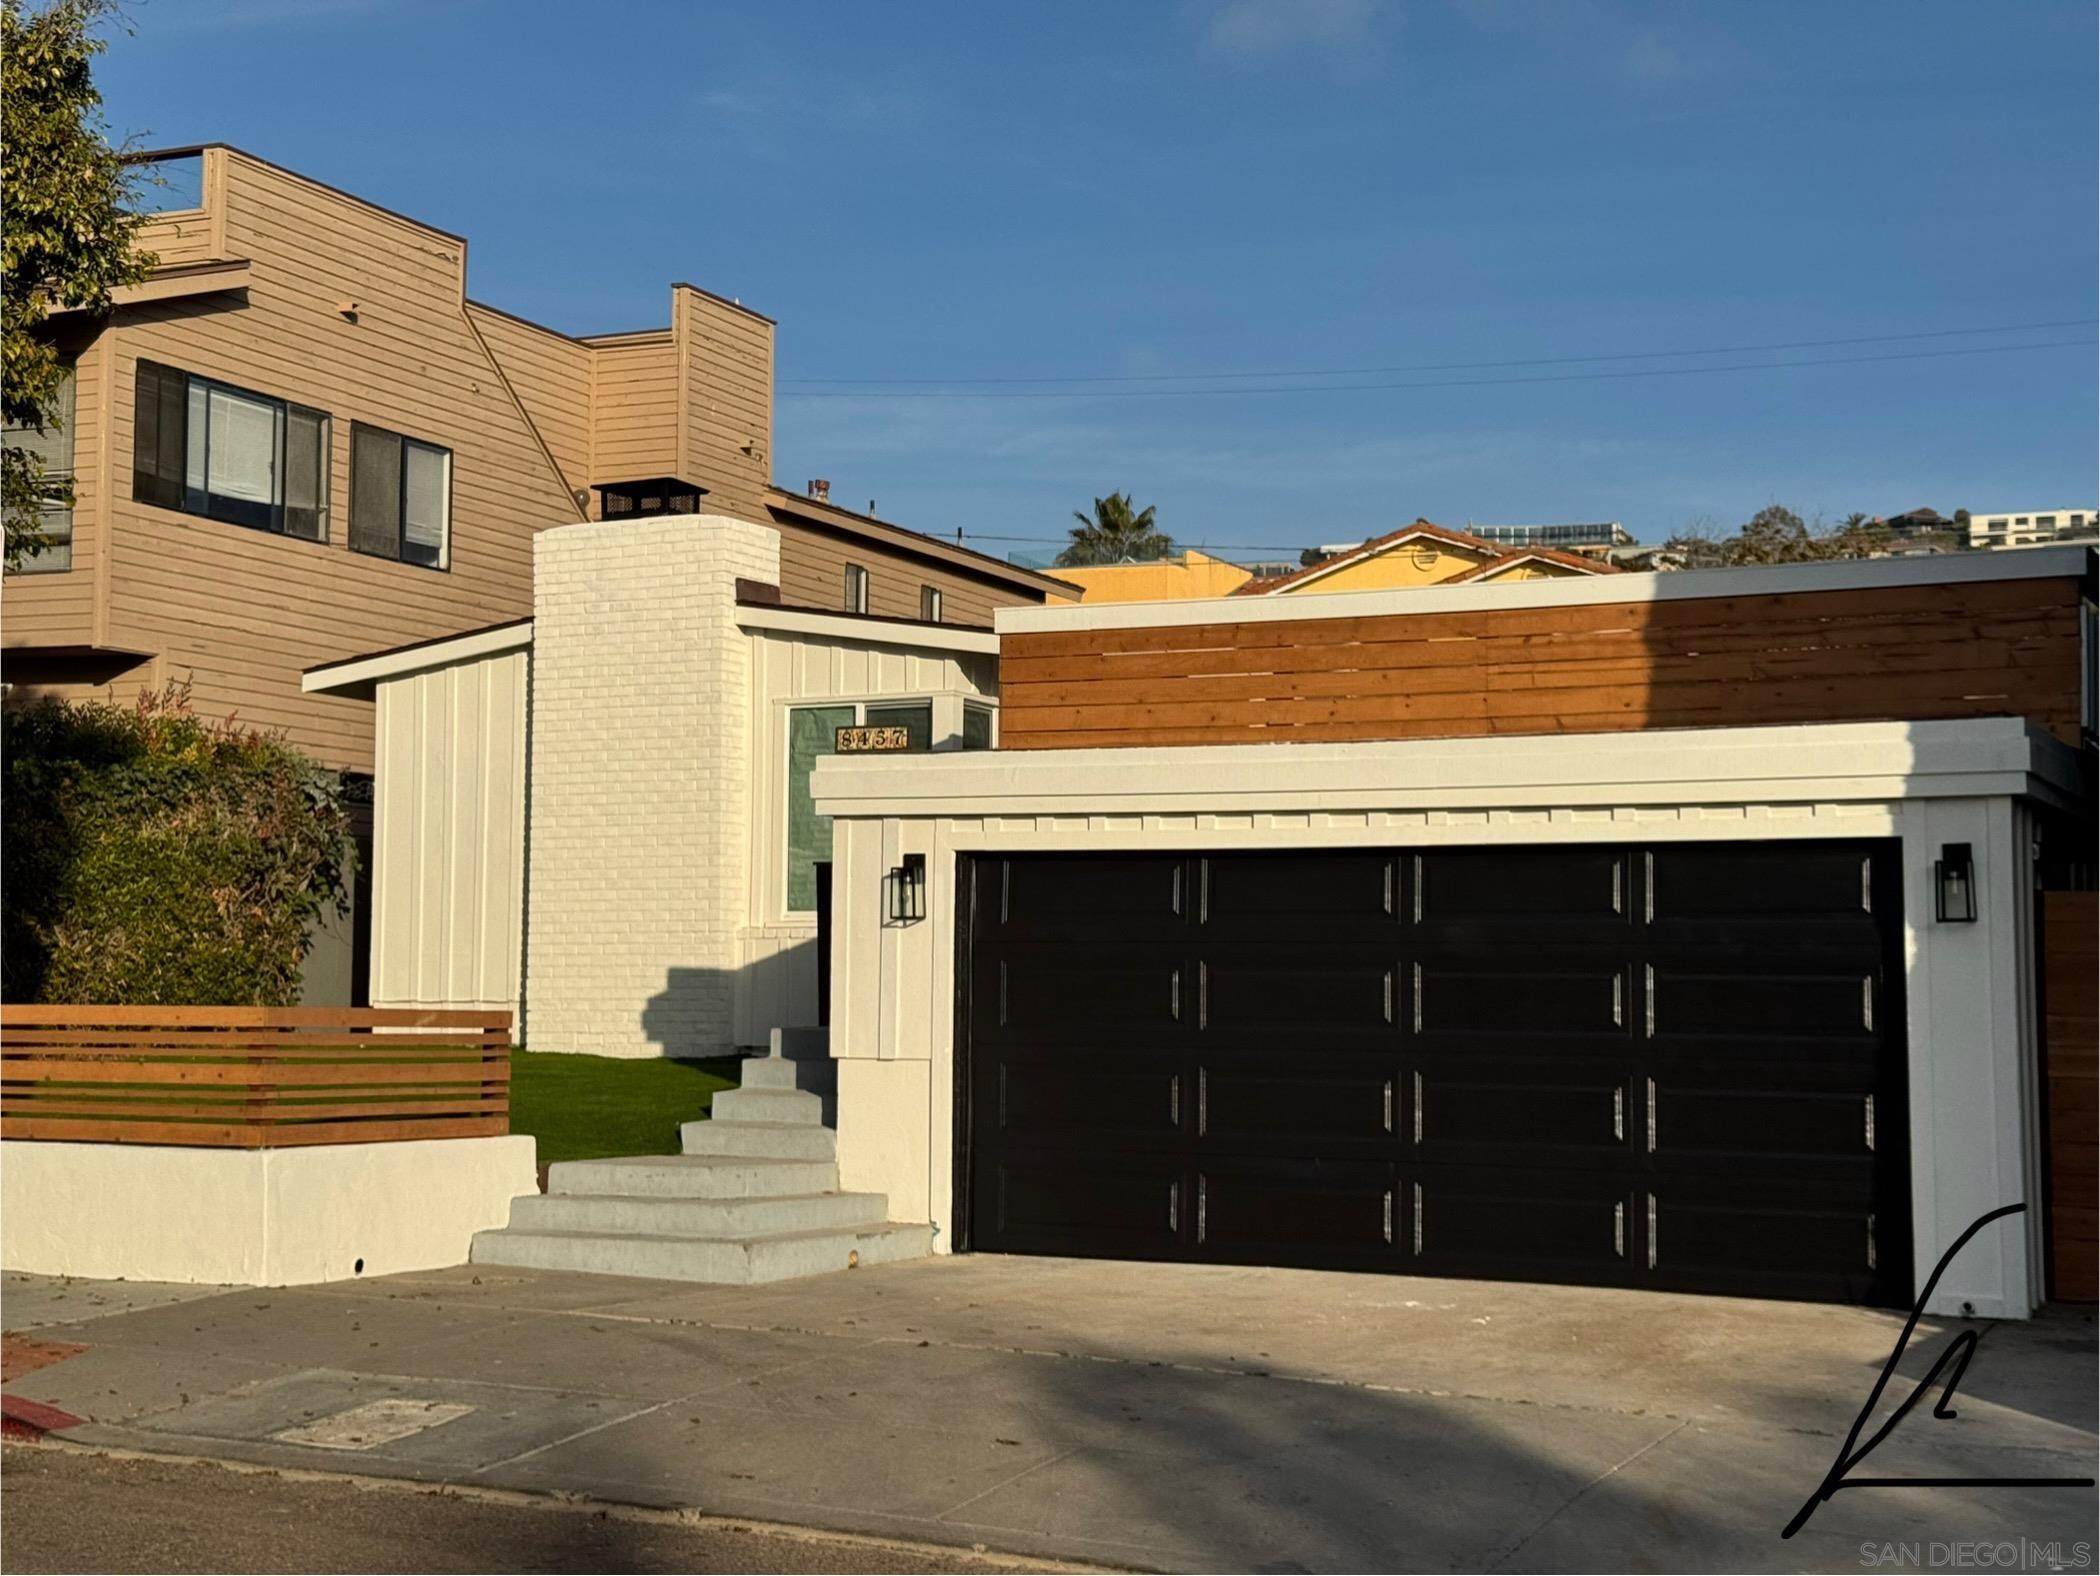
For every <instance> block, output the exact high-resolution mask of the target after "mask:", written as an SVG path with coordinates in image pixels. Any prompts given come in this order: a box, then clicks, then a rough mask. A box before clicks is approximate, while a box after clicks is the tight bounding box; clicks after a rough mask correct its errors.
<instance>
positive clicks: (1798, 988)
mask: <svg viewBox="0 0 2100 1576" xmlns="http://www.w3.org/2000/svg"><path fill="white" fill-rule="evenodd" d="M1895 846H1896V845H1894V844H1883V843H1834V842H1796V843H1759V844H1750V843H1729V844H1660V845H1656V846H1654V847H1596V848H1512V849H1438V850H1419V851H1417V850H1409V849H1393V850H1375V851H1373V850H1350V851H1346V852H1336V853H1230V854H1215V855H1197V856H1179V855H1147V854H1116V855H1105V856H1098V857H1096V856H1076V855H1017V856H1013V857H979V858H975V859H971V860H969V861H968V862H967V865H966V868H965V871H964V876H965V887H964V890H965V896H966V900H967V913H966V916H965V924H966V926H967V930H966V936H967V945H968V949H969V951H968V966H967V968H966V969H965V970H964V971H963V975H964V981H965V983H964V991H963V1001H962V1004H961V1019H962V1026H963V1030H964V1040H965V1042H966V1045H967V1054H966V1055H965V1056H964V1057H963V1058H962V1082H963V1087H962V1089H961V1091H960V1093H961V1100H960V1112H961V1121H962V1123H963V1127H964V1131H963V1133H962V1135H961V1137H962V1143H961V1146H960V1153H961V1156H962V1159H961V1162H960V1170H961V1176H959V1178H958V1181H959V1184H960V1185H961V1186H962V1188H963V1191H964V1192H965V1194H966V1203H965V1207H964V1216H963V1219H962V1221H961V1222H960V1226H961V1232H962V1240H963V1243H964V1245H965V1246H969V1247H975V1248H979V1249H987V1250H992V1251H998V1252H1013V1253H1059V1254H1075V1255H1088V1256H1097V1257H1098V1256H1109V1257H1119V1258H1147V1259H1192V1260H1205V1261H1213V1262H1228V1263H1257V1264H1297V1265H1314V1266H1323V1267H1329V1268H1351V1269H1377V1270H1391V1271H1400V1272H1404V1273H1413V1274H1424V1275H1454V1276H1486V1277H1501V1278H1510V1279H1520V1280H1543V1281H1576V1282H1589V1283H1597V1284H1606V1285H1630V1286H1653V1287H1666V1288H1673V1289H1679V1290H1692V1291H1716V1292H1732V1293H1742V1294H1749V1295H1761V1296H1773V1297H1805V1298H1825V1299H1834V1300H1845V1301H1864V1302H1907V1301H1908V1300H1909V1297H1910V1294H1911V1284H1910V1225H1909V1209H1908V1202H1907V1198H1908V1193H1907V1184H1906V1177H1905V1172H1906V1168H1907V1164H1908V1160H1907V1156H1908V1146H1907V1142H1906V1136H1905V1120H1904V1118H1905V1107H1904V1075H1903V1043H1904V1040H1903V997H1902V972H1901V967H1900V961H1899V957H1900V955H1899V953H1898V951H1897V938H1898V937H1899V935H1900V919H1899V915H1900V908H1901V905H1900V902H1899V889H1898V876H1897V865H1896V852H1895Z"/></svg>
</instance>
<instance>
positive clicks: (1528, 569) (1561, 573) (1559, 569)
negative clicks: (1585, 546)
mask: <svg viewBox="0 0 2100 1576" xmlns="http://www.w3.org/2000/svg"><path fill="white" fill-rule="evenodd" d="M1581 573H1583V571H1582V570H1580V569H1570V568H1569V567H1568V566H1567V565H1566V564H1556V563H1553V562H1552V561H1551V560H1548V559H1542V558H1534V559H1531V560H1529V561H1528V562H1526V563H1521V564H1512V565H1510V566H1509V568H1507V569H1498V570H1496V571H1495V572H1494V573H1492V574H1485V575H1482V576H1481V577H1480V579H1481V583H1482V584H1485V583H1486V582H1488V581H1490V580H1492V581H1495V582H1496V583H1497V584H1500V583H1502V582H1503V581H1506V580H1565V579H1567V578H1568V577H1569V576H1570V575H1579V574H1581Z"/></svg>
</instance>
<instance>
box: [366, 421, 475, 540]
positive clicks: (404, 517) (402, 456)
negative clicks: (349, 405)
mask: <svg viewBox="0 0 2100 1576" xmlns="http://www.w3.org/2000/svg"><path fill="white" fill-rule="evenodd" d="M360 438H367V439H385V440H388V441H390V442H392V443H393V444H395V445H396V454H397V459H396V463H395V467H394V489H395V491H394V504H393V509H394V515H393V523H394V540H393V544H392V545H393V551H391V552H381V551H379V550H378V549H377V548H375V547H372V546H370V545H365V544H360V542H359V541H358V526H357V499H358V492H357V445H358V440H359V439H360ZM411 449H421V450H423V451H424V452H425V453H426V454H440V455H443V456H444V460H445V519H444V527H443V535H442V536H441V538H440V540H439V543H438V549H437V557H436V559H435V560H425V559H422V558H413V557H410V556H409V546H410V544H409V539H408V453H409V451H410V450H411ZM455 458H456V454H455V451H454V450H452V449H449V448H447V447H446V446H445V445H444V444H442V443H432V442H431V441H430V440H429V439H428V438H416V437H411V436H410V435H409V434H408V433H405V432H397V431H395V430H394V429H393V428H392V427H382V426H379V425H378V424H377V423H375V422H369V421H352V422H351V423H350V529H349V531H348V533H347V536H348V540H349V543H350V551H352V552H353V553H362V554H364V556H365V557H367V558H378V559H382V560H384V561H386V562H388V563H397V564H406V565H407V566H408V567H409V568H411V569H430V570H435V571H436V572H437V573H439V574H447V573H449V572H450V571H451V568H452V493H453V473H454V469H455V467H454V464H453V461H454V459H455Z"/></svg>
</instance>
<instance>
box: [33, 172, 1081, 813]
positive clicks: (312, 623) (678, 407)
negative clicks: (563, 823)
mask: <svg viewBox="0 0 2100 1576" xmlns="http://www.w3.org/2000/svg"><path fill="white" fill-rule="evenodd" d="M144 157H145V158H146V159H149V160H151V161H153V162H155V164H156V165H158V166H159V167H162V168H175V169H183V168H185V167H187V168H188V169H189V170H190V172H191V178H192V179H194V180H195V183H196V184H195V187H194V189H195V190H196V192H197V194H198V195H197V201H196V206H194V207H186V208H182V209H178V210H175V211H171V212H162V213H157V214H155V215H153V216H152V218H151V220H150V222H149V223H148V224H147V225H146V227H145V229H144V231H143V233H142V234H141V236H140V243H139V244H140V246H141V247H142V249H144V250H147V251H150V252H152V253H153V254H154V255H155V257H156V258H157V260H158V263H157V266H156V268H155V269H154V271H153V273H152V274H151V276H150V277H148V278H147V279H146V280H145V281H143V282H142V283H140V284H137V285H134V286H131V287H129V288H127V289H124V290H121V291H119V292H118V296H117V304H116V310H115V311H114V312H113V313H112V314H111V315H110V316H108V317H107V318H100V319H89V318H87V317H86V316H84V315H83V314H78V313H71V314H60V315H59V316H57V317H55V318H54V319H53V323H52V327H53V330H54V332H55V333H56V334H57V335H58V337H59V339H60V342H61V344H62V345H63V347H64V349H65V350H66V352H67V354H68V356H69V359H70V360H71V362H72V365H73V385H72V390H71V400H72V410H73V420H72V422H71V425H70V427H69V429H67V430H64V431H58V432H53V433H50V434H46V435H44V436H43V437H42V438H41V440H38V441H40V444H41V446H42V447H43V449H44V452H45V454H46V463H47V465H48V466H49V467H51V468H53V469H55V470H59V471H64V472H70V474H71V475H72V476H73V478H74V486H75V495H76V496H75V502H74V505H73V507H72V509H71V510H70V512H69V513H66V512H56V511H54V512H53V513H52V514H51V515H50V516H49V518H48V520H47V525H48V527H49V531H50V536H51V546H50V547H49V548H48V549H47V550H46V551H44V552H42V553H40V554H38V555H36V556H35V557H34V558H33V559H32V560H31V562H30V563H29V564H28V566H27V567H26V570H25V572H23V573H20V574H17V575H10V576H8V578H7V583H6V587H5V595H4V601H0V646H4V665H5V670H6V671H5V679H6V682H7V684H8V685H9V686H10V693H11V694H13V695H16V696H20V695H22V694H24V693H40V692H56V693H60V694H66V695H75V696H78V695H85V694H96V695H104V696H108V697H111V698H116V699H124V698H127V697H128V696H130V695H132V694H135V693H137V692H138V691H140V690H142V689H148V688H153V687H157V686H159V685H162V684H165V683H168V682H170V681H180V682H187V683H189V684H190V685H191V686H192V703H193V705H194V706H195V707H196V709H197V710H198V711H199V712H200V713H203V714H206V715H215V716H226V715H232V716H236V717H238V718H240V719H242V720H244V721H246V722H249V723H253V724H256V725H258V726H264V727H270V728H276V729H282V730H283V731H284V732H285V733H286V735H287V736H288V737H289V738H290V740H291V742H293V743H294V744H296V745H297V746H299V747H300V748H301V749H303V750H305V751H307V752H308V753H309V754H311V755H312V756H314V758H315V759H317V760H319V761H320V762H321V763H322V764H324V765H326V766H329V767H332V768H336V769H339V770H345V771H352V772H363V771H369V770H370V768H371V765H372V750H373V732H372V705H371V703H370V702H369V701H367V700H359V699H351V698H344V697H341V696H337V695H328V694H308V693H304V692H302V690H301V687H300V675H301V673H302V672H303V671H304V670H305V669H307V668H310V667H313V666H315V665H316V664H319V663H324V662H329V661H334V660H337V659H340V658H343V657H348V656H351V655H353V654H356V653H360V652H369V651H372V650H374V649H377V648H384V647H391V646H396V645H401V644H405V643H407V642H411V641H417V640H425V639H430V638H434V637H437V636H442V635H450V634H455V633H458V632H459V631H462V630H467V629H472V628H477V627H479V626H482V625H486V624H491V623H496V622H499V621H502V620H505V619H510V618H518V617H522V616H524V615H526V614H528V613H530V612H531V610H532V583H531V582H532V536H533V533H534V532H535V531H537V530H539V529H542V528H544V527H547V526H550V525H559V524H562V523H564V522H575V521H579V520H586V519H599V518H617V517H618V516H620V515H621V514H622V513H646V512H649V503H650V501H651V500H652V499H656V498H661V497H664V496H665V495H666V494H668V496H669V498H670V500H671V507H673V508H675V509H678V510H680V511H681V512H700V511H702V510H704V511H705V512H707V513H710V514H725V515H730V516H734V517H736V518H739V519H745V520H750V521H753V522H755V523H759V524H763V525H769V526H772V527H773V528H775V529H776V530H778V531H779V533H780V536H781V593H782V600H783V601H785V602H787V603H791V604H800V605H807V606H811V607H821V608H825V609H833V610H845V611H852V612H864V613H874V614H886V615H889V616H893V617H904V618H913V619H927V620H930V621H934V622H946V623H956V624H970V625H977V626H981V627H989V625H990V622H991V615H992V610H993V609H995V608H999V607H1007V606H1013V605H1021V604H1035V603H1040V602H1042V601H1044V600H1045V599H1046V598H1058V599H1062V598H1068V597H1071V596H1073V595H1074V593H1073V592H1072V591H1071V590H1070V589H1069V588H1067V587H1064V586H1062V585H1061V583H1060V582H1058V581H1055V580H1052V579H1050V578H1048V577H1046V576H1044V575H1040V574H1036V573H1034V572H1032V571H1029V570H1026V569H1020V568H1017V567H1015V566H1013V565H1010V564H1007V563H1004V562H1002V561H1000V560H998V559H995V558H991V557H988V556H986V555H983V554H979V553H973V552H970V551H968V550H966V549H963V548H959V547H955V546H952V545H949V544H946V543H942V542H938V541H935V540H933V539H932V538H929V537H926V536H922V535H920V534H919V533H917V532H913V531H909V530H906V529H904V528H902V527H900V526H896V525H891V524H888V523H885V522H883V521H880V520H876V519H873V518H870V517H868V516H865V515H860V514H855V513H853V512H851V511H849V510H845V509H840V508H835V507H833V506H831V505H830V504H829V503H828V502H826V501H823V500H821V499H816V498H810V497H805V496H800V495H797V494H794V493H789V492H785V491H783V490H781V489H779V488H776V487H774V486H773V485H772V472H771V468H770V467H771V460H772V436H773V328H774V325H773V322H772V320H771V319H769V318H766V317H763V316H761V315H760V314H758V313H756V312H754V311H751V310H750V309H749V308H747V307H743V306H740V305H739V304H737V303H736V302H734V301H729V300H725V299H723V298H721V297H718V296H715V295H711V294H709V293H708V292H707V291H705V290H701V289H698V288H697V287H695V286H692V285H687V284H678V285H674V286H672V288H671V310H670V322H669V324H668V325H667V326H665V327H662V328H654V329H647V330H643V331H639V332H630V333H615V334H600V335H586V336H583V337H581V338H578V337H572V336H570V335H567V334H563V333H559V332H556V331H555V330H553V329H550V328H545V327H542V326H540V325H539V324H536V323H530V322H527V321H525V320H524V319H522V318H519V317H515V316H512V315H511V314H509V313H507V312H503V311H500V310H498V309H497V308H495V307H491V306H485V305H483V304H482V303H480V302H477V301H473V300H470V299H469V298H468V296H467V293H466V290H467V243H466V241H465V240H464V239H463V238H461V237H460V236H457V235H452V234H449V233H447V232H446V231H443V230H440V229H437V228H435V227H433V226H431V225H428V224H424V223H422V222H420V221H418V220H414V219H409V218H405V217H403V216H402V215H400V214H397V213H392V212H389V211H388V210H387V209H385V208H382V207H380V206H379V205H377V204H376V203H372V202H368V201H366V200H365V199H363V198H360V197H355V196H352V195H350V194H348V193H346V192H341V191H337V190H335V189H334V188H332V187H329V186H325V185H323V184H322V183H321V182H319V181H316V180H312V179H310V178H308V177H306V176H303V175H298V174H295V173H293V172H292V171H290V170H286V169H281V168H279V167H278V166H276V165H273V164H270V163H268V162H266V161H265V160H262V159H259V158H256V157H254V156H253V155H251V154H247V153H243V152H241V151H240V150H238V149H235V148H230V147H225V146H222V145H213V146H209V147H203V148H189V149H176V150H170V151H167V152H160V153H153V154H148V155H144Z"/></svg>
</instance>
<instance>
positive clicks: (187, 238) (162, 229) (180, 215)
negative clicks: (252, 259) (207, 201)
mask: <svg viewBox="0 0 2100 1576" xmlns="http://www.w3.org/2000/svg"><path fill="white" fill-rule="evenodd" d="M136 244H137V246H138V249H139V250H140V251H141V252H144V253H147V254H149V255H151V257H152V258H153V266H154V267H155V268H185V267H188V266H189V265H190V264H191V263H211V262H217V261H218V260H219V255H220V254H219V249H218V244H217V240H216V236H215V234H214V226H213V223H212V215H211V213H210V212H209V211H208V210H206V209H203V208H185V209H182V210H180V211H177V212H173V213H159V214H155V215H154V216H153V217H152V218H151V219H149V220H148V221H147V222H146V223H144V224H142V225H140V226H139V228H138V235H137V241H136Z"/></svg>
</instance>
